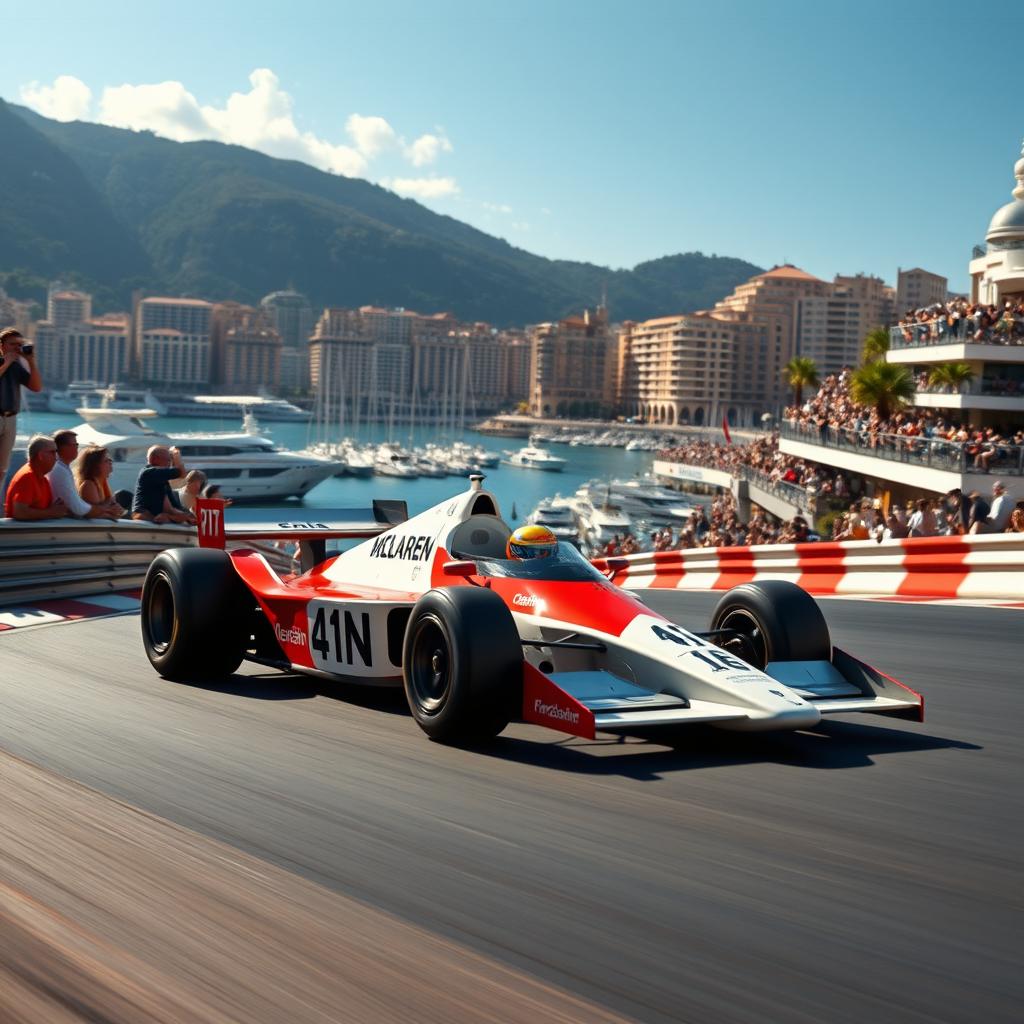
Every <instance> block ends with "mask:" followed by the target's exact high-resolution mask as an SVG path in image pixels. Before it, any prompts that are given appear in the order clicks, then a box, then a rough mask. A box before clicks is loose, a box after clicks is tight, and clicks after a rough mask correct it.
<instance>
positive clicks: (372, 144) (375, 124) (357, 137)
mask: <svg viewBox="0 0 1024 1024" xmlns="http://www.w3.org/2000/svg"><path fill="white" fill-rule="evenodd" d="M345 131H347V132H348V134H349V135H350V136H351V138H352V141H353V142H354V143H355V144H356V149H358V150H359V152H360V153H362V154H363V156H365V157H368V158H369V159H371V160H372V159H373V158H374V157H375V156H377V155H378V154H379V153H382V152H383V151H384V150H386V149H390V148H391V147H392V146H393V145H394V144H395V141H396V139H395V129H394V128H392V127H391V125H389V124H388V123H387V121H385V120H384V118H383V117H363V115H362V114H350V115H349V119H348V120H347V121H346V122H345Z"/></svg>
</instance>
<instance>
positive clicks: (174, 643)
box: [141, 548, 255, 681]
mask: <svg viewBox="0 0 1024 1024" xmlns="http://www.w3.org/2000/svg"><path fill="white" fill-rule="evenodd" d="M254 603H255V602H254V599H253V597H252V595H251V594H250V593H249V591H248V589H247V588H246V586H245V585H244V584H243V583H242V581H241V580H240V579H239V578H238V573H237V572H235V568H234V566H233V565H232V564H231V559H230V558H229V557H228V554H227V552H225V551H218V550H214V549H209V548H174V549H172V550H169V551H162V552H161V553H160V554H159V555H157V556H156V558H154V559H153V561H152V563H151V564H150V566H149V571H148V572H147V573H146V582H145V584H144V585H143V588H142V608H141V621H142V643H143V646H144V647H145V650H146V657H148V658H149V661H150V664H151V665H152V666H153V668H155V669H156V670H157V672H159V673H160V675H162V676H164V677H165V678H167V679H174V680H180V681H185V680H193V679H210V678H217V677H223V676H229V675H231V673H232V672H234V671H235V669H237V668H238V666H239V665H240V664H241V663H242V658H243V656H244V654H245V650H246V647H247V646H248V641H249V629H248V626H249V624H250V620H251V618H252V616H251V611H252V606H253V604H254Z"/></svg>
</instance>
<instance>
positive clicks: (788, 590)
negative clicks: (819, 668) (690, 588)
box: [711, 580, 832, 669]
mask: <svg viewBox="0 0 1024 1024" xmlns="http://www.w3.org/2000/svg"><path fill="white" fill-rule="evenodd" d="M711 628H712V629H713V630H714V629H728V630H732V631H733V632H735V633H737V634H739V636H738V637H735V638H733V639H732V640H729V639H726V640H723V641H721V642H719V641H717V640H716V641H715V642H716V643H718V645H719V646H720V647H723V648H726V649H730V647H732V648H734V649H735V652H736V654H738V655H739V656H740V657H741V658H743V659H744V661H747V662H749V663H750V664H751V665H753V666H754V667H755V668H760V669H763V668H764V667H765V665H767V664H768V663H769V662H772V661H831V660H832V640H831V638H830V637H829V633H828V625H827V624H826V622H825V616H824V615H822V614H821V609H820V608H819V607H818V603H817V601H815V600H814V598H813V597H811V595H810V594H808V593H807V591H806V590H804V589H802V588H801V587H798V586H797V585H796V584H795V583H790V582H789V581H788V580H765V581H764V582H763V583H741V584H740V585H739V586H738V587H733V588H732V590H729V591H727V592H726V593H725V594H724V595H723V597H722V599H721V600H720V601H719V602H718V605H717V606H716V607H715V611H714V614H713V615H712V616H711Z"/></svg>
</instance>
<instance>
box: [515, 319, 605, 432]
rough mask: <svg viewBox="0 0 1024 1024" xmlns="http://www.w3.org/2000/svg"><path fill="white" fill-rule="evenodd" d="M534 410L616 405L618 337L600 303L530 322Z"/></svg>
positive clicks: (599, 410)
mask: <svg viewBox="0 0 1024 1024" xmlns="http://www.w3.org/2000/svg"><path fill="white" fill-rule="evenodd" d="M527 333H528V335H529V338H530V387H531V391H530V407H531V410H532V412H533V414H534V416H601V417H604V416H610V415H611V414H612V413H613V412H614V410H615V402H616V369H617V366H618V343H619V342H618V337H617V335H616V334H615V333H614V332H613V331H612V329H611V326H610V325H609V323H608V314H607V311H606V310H605V308H604V307H600V306H599V307H598V309H597V311H596V312H595V313H591V312H590V311H589V310H585V311H584V312H583V315H582V316H576V317H566V318H565V319H564V320H559V321H557V322H554V323H546V324H537V325H535V326H533V327H530V328H528V331H527Z"/></svg>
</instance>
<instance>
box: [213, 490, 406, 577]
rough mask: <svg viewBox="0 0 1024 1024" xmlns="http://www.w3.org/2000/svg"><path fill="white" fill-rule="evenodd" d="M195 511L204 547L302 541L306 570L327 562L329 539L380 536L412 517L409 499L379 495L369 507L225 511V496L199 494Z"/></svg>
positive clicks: (301, 553) (303, 564)
mask: <svg viewBox="0 0 1024 1024" xmlns="http://www.w3.org/2000/svg"><path fill="white" fill-rule="evenodd" d="M195 511H196V527H197V529H198V532H199V546H200V547H201V548H223V547H225V545H226V544H227V542H228V541H229V540H269V541H276V540H297V541H298V542H299V552H300V555H301V562H302V569H303V571H306V570H307V569H311V568H312V567H313V566H314V565H316V564H317V563H318V562H322V561H323V560H324V558H325V557H326V549H327V543H326V542H327V540H328V539H330V538H333V539H335V540H348V539H352V538H363V537H376V536H377V534H379V533H384V532H385V531H386V530H390V529H391V528H392V527H393V526H397V525H398V524H399V523H404V522H405V521H406V520H407V519H408V518H409V512H408V509H407V508H406V504H405V502H404V501H392V500H377V499H374V501H373V504H372V505H371V507H370V508H317V509H310V508H299V509H295V510H292V509H266V508H249V509H232V510H231V514H230V515H226V514H225V509H224V502H223V501H222V500H221V499H220V498H197V499H196V506H195ZM307 563H308V564H307Z"/></svg>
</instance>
